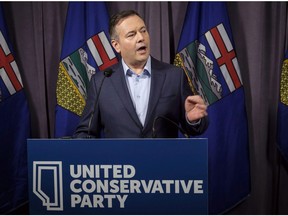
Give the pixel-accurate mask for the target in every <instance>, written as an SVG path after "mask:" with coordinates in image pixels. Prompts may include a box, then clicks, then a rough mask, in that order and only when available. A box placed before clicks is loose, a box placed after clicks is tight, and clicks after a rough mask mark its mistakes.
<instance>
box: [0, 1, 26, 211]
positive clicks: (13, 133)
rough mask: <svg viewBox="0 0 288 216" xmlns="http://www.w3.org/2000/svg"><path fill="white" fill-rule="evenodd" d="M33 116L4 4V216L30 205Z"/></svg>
mask: <svg viewBox="0 0 288 216" xmlns="http://www.w3.org/2000/svg"><path fill="white" fill-rule="evenodd" d="M29 136H30V115H29V110H28V104H27V101H26V97H25V93H24V89H23V83H22V79H21V76H20V71H19V68H18V66H17V63H16V61H15V58H14V54H13V50H12V46H11V44H10V41H9V38H8V34H7V28H6V24H5V21H4V16H3V10H2V5H1V4H0V173H1V177H0V214H3V213H4V214H5V213H8V212H9V211H12V210H13V209H15V208H17V207H18V206H19V205H21V204H23V203H24V202H27V201H28V176H27V173H28V171H27V142H26V140H27V138H28V137H29Z"/></svg>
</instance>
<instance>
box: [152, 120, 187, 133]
mask: <svg viewBox="0 0 288 216" xmlns="http://www.w3.org/2000/svg"><path fill="white" fill-rule="evenodd" d="M159 119H164V120H166V121H168V122H169V123H171V124H173V125H174V126H175V127H176V128H178V130H180V132H181V133H182V134H183V135H184V136H185V137H186V138H189V135H188V134H187V132H186V131H184V129H183V128H182V127H180V126H179V125H178V124H177V123H176V122H174V121H172V120H171V119H169V118H167V117H165V116H157V117H156V118H155V119H154V121H153V126H152V138H157V135H156V130H155V125H156V122H157V121H158V120H159Z"/></svg>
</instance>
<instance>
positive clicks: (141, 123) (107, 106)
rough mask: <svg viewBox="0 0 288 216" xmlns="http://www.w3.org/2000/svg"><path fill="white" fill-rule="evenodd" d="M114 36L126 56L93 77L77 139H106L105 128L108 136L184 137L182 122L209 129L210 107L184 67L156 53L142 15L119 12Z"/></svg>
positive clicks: (190, 129)
mask: <svg viewBox="0 0 288 216" xmlns="http://www.w3.org/2000/svg"><path fill="white" fill-rule="evenodd" d="M110 36H111V43H112V46H113V47H114V49H115V50H116V52H118V53H119V54H120V55H121V57H122V58H121V60H120V61H119V63H118V64H116V65H113V66H112V67H111V68H110V69H108V70H106V72H103V73H102V72H100V73H96V74H95V75H94V76H93V77H92V78H91V82H90V88H89V92H88V98H87V101H86V107H85V109H84V111H83V114H82V117H81V120H80V123H79V125H78V127H77V129H76V132H75V134H74V137H79V138H80V137H82V138H85V137H100V135H101V134H102V133H101V131H103V132H104V137H106V138H141V137H142V138H151V137H164V138H168V137H169V138H172V137H178V129H179V127H180V126H178V125H179V124H180V125H181V128H182V129H183V131H185V134H186V133H187V134H189V135H199V134H201V133H203V132H204V131H205V130H206V128H207V127H208V117H207V106H206V105H205V103H204V101H203V99H202V98H201V97H200V96H199V95H191V94H192V91H191V89H190V88H189V84H188V80H187V77H186V75H185V73H184V71H183V70H182V69H181V68H178V67H176V66H173V65H170V64H167V63H163V62H160V61H158V60H156V59H154V58H153V57H151V56H150V38H149V34H148V31H147V29H146V26H145V23H144V21H143V19H142V18H141V17H140V16H139V14H138V13H136V12H135V11H123V12H121V13H119V14H116V15H114V16H113V17H112V18H111V20H110ZM107 73H108V74H107ZM111 73H112V74H111ZM110 75H111V76H110Z"/></svg>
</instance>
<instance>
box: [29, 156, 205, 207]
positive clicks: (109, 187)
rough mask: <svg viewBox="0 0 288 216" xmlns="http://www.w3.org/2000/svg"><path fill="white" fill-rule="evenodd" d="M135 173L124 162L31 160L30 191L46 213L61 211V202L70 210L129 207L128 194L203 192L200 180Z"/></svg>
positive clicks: (132, 168) (133, 195)
mask: <svg viewBox="0 0 288 216" xmlns="http://www.w3.org/2000/svg"><path fill="white" fill-rule="evenodd" d="M62 169H63V170H62ZM64 173H66V177H65V176H63V174H64ZM136 173H137V171H136V167H135V166H133V165H128V164H66V166H62V162H61V161H33V194H34V195H36V197H37V198H38V199H39V200H41V202H42V206H43V207H45V208H46V210H47V211H50V212H51V211H64V205H68V206H66V208H68V209H70V210H71V209H74V210H76V209H87V208H88V209H102V210H103V209H112V208H114V209H115V208H116V209H125V208H126V207H128V209H129V197H130V195H131V199H130V201H131V200H132V201H133V202H134V200H133V199H135V195H136V196H138V198H136V199H139V198H140V197H139V196H142V197H143V195H145V194H146V195H148V194H150V195H153V196H156V195H157V194H158V195H164V196H167V195H168V196H170V195H173V194H174V195H178V196H179V195H180V196H181V194H187V195H188V194H190V195H194V196H197V195H203V194H204V187H203V184H204V180H203V179H185V180H184V179H139V178H137V175H136ZM63 186H64V188H63ZM63 191H64V193H65V195H66V197H65V199H66V202H65V201H64V202H63ZM137 194H139V195H137ZM139 201H140V199H139ZM65 203H66V204H65ZM127 203H128V204H127ZM66 210H67V209H66Z"/></svg>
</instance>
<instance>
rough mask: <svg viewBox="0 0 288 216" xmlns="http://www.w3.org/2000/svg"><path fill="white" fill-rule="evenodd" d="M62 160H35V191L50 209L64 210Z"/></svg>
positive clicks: (43, 203)
mask: <svg viewBox="0 0 288 216" xmlns="http://www.w3.org/2000/svg"><path fill="white" fill-rule="evenodd" d="M62 175H63V174H62V162H61V161H34V162H33V193H34V194H35V195H36V196H37V197H38V198H39V199H40V200H41V201H42V205H43V206H44V207H46V209H47V210H48V211H62V210H63V176H62Z"/></svg>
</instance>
